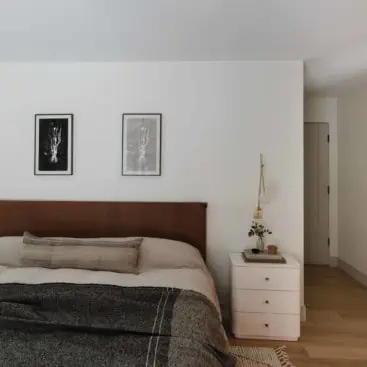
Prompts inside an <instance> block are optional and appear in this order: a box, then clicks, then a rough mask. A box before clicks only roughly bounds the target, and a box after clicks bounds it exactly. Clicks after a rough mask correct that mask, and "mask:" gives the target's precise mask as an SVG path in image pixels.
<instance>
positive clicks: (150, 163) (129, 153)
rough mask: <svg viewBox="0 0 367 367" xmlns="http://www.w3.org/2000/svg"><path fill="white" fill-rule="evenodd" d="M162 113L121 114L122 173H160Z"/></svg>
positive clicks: (128, 174)
mask: <svg viewBox="0 0 367 367" xmlns="http://www.w3.org/2000/svg"><path fill="white" fill-rule="evenodd" d="M161 137H162V114H160V113H148V114H142V113H124V114H123V115H122V175H123V176H160V175H161Z"/></svg>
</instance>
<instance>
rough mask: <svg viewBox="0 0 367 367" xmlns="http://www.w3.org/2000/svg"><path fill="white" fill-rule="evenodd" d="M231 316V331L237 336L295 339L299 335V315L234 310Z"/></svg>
mask: <svg viewBox="0 0 367 367" xmlns="http://www.w3.org/2000/svg"><path fill="white" fill-rule="evenodd" d="M232 317H233V320H232V331H233V334H234V335H235V336H236V337H238V338H249V339H251V337H253V338H269V339H281V340H296V339H298V338H299V336H300V322H301V320H300V316H299V315H273V314H254V313H243V312H234V313H233V315H232Z"/></svg>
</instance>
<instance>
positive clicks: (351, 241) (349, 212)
mask: <svg viewBox="0 0 367 367" xmlns="http://www.w3.org/2000/svg"><path fill="white" fill-rule="evenodd" d="M366 137H367V88H361V89H356V90H354V91H350V92H348V93H347V94H344V95H342V96H340V97H339V257H340V259H341V260H343V261H345V262H346V263H348V264H349V265H351V266H353V267H354V268H355V269H357V270H359V271H360V272H362V273H364V274H365V275H367V247H366V238H367V226H366V222H365V220H366V208H367V195H366V189H367V165H366V155H367V144H366Z"/></svg>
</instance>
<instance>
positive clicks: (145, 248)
mask: <svg viewBox="0 0 367 367" xmlns="http://www.w3.org/2000/svg"><path fill="white" fill-rule="evenodd" d="M181 268H187V269H205V268H206V265H205V262H204V259H203V258H202V256H201V254H200V252H199V250H198V249H196V248H195V247H193V246H191V245H189V244H187V243H185V242H180V241H173V240H167V239H162V238H151V237H144V239H143V242H142V244H141V246H140V254H139V270H140V271H141V272H142V271H145V270H149V269H181Z"/></svg>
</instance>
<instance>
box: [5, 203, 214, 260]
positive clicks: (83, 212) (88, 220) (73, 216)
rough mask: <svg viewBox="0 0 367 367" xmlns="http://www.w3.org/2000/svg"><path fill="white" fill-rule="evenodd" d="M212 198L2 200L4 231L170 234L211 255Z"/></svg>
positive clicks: (65, 234) (81, 234)
mask: <svg viewBox="0 0 367 367" xmlns="http://www.w3.org/2000/svg"><path fill="white" fill-rule="evenodd" d="M206 207H207V204H206V203H185V202H176V203H174V202H90V201H89V202H86V201H11V200H0V236H21V235H23V232H24V231H25V230H26V231H29V232H31V233H33V234H35V235H37V236H57V237H128V236H144V237H158V238H168V239H172V240H177V241H183V242H187V243H190V244H191V245H193V246H195V247H196V248H197V249H198V250H199V251H200V252H201V254H202V256H203V257H204V259H205V256H206Z"/></svg>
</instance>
